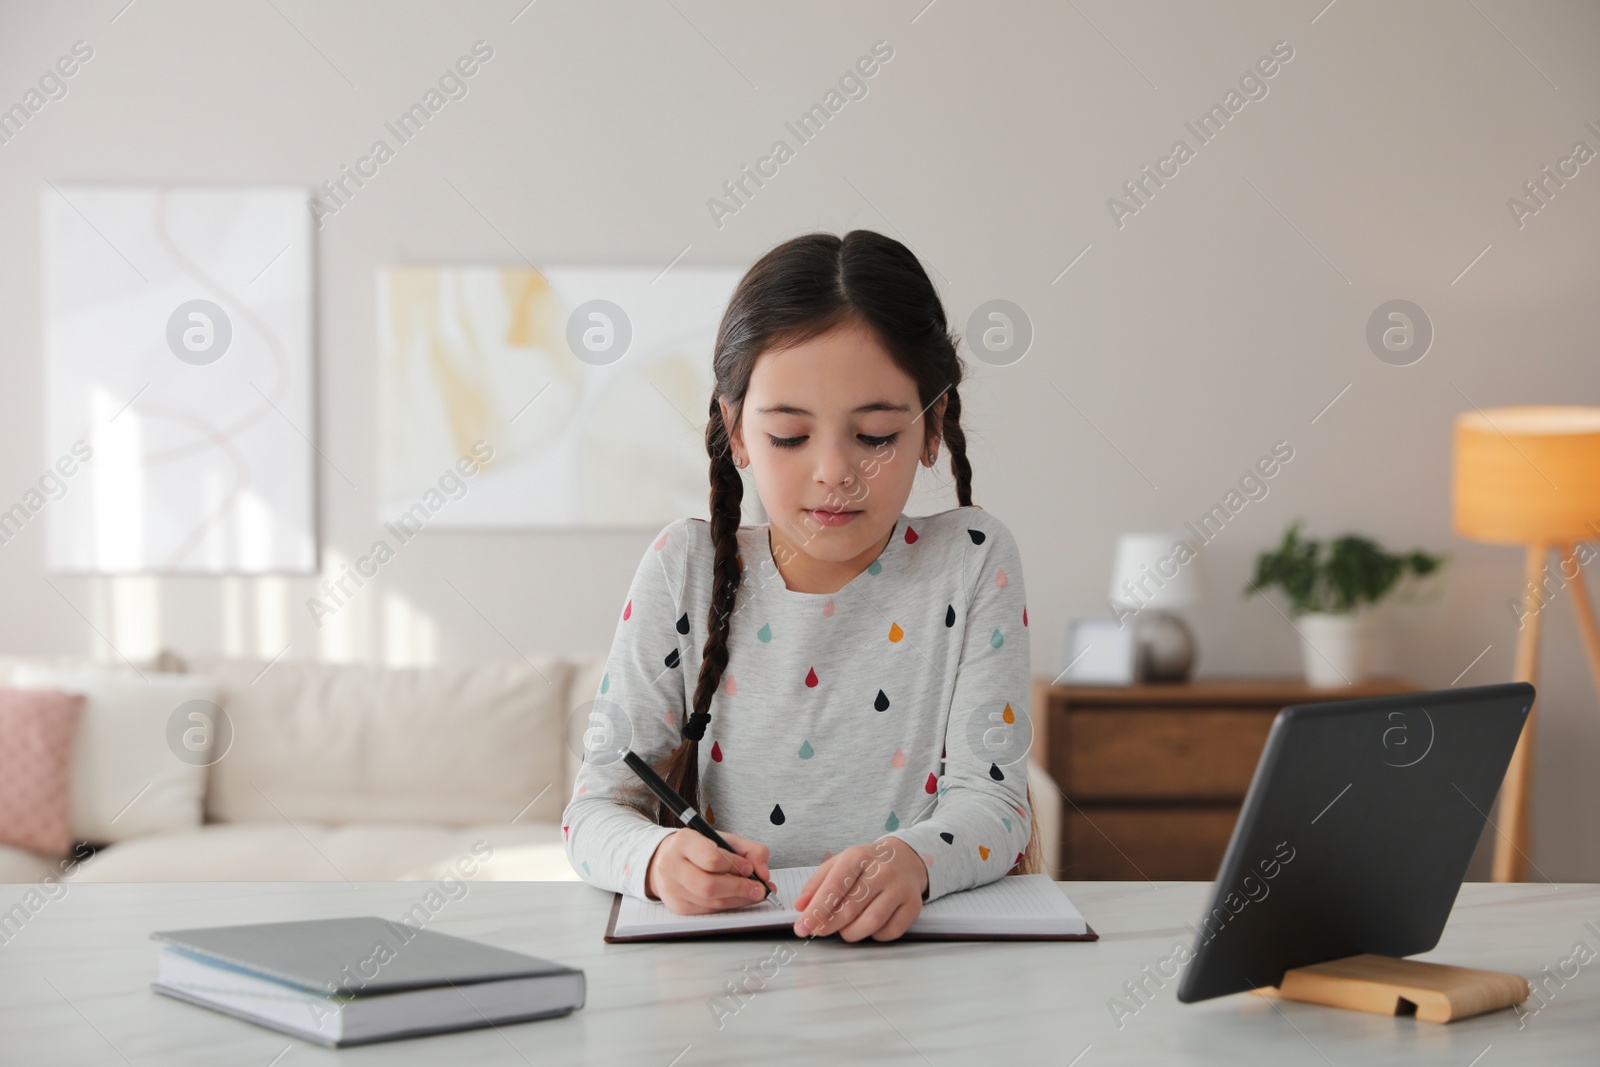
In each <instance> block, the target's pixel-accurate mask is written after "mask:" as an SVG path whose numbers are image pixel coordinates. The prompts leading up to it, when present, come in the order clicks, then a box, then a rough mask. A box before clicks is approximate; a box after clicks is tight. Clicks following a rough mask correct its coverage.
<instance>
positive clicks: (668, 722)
mask: <svg viewBox="0 0 1600 1067" xmlns="http://www.w3.org/2000/svg"><path fill="white" fill-rule="evenodd" d="M691 521H692V520H690V519H678V520H676V521H674V522H672V523H669V524H668V525H667V526H666V527H664V528H663V529H662V530H661V531H660V533H658V534H657V535H656V537H655V539H654V540H653V541H652V542H651V544H650V547H649V548H647V549H645V553H644V556H643V558H642V559H641V560H640V561H639V567H638V570H637V571H636V572H635V574H634V576H633V583H632V585H631V586H630V587H629V589H628V600H627V603H626V604H625V605H624V606H623V608H622V613H621V617H620V618H619V620H618V622H617V630H616V635H615V636H614V637H613V639H612V642H611V651H610V653H609V654H608V655H607V657H606V669H605V674H604V675H603V676H602V678H601V681H600V687H599V691H598V692H597V693H596V694H595V696H594V699H595V701H596V708H597V711H598V712H599V714H598V715H597V714H596V713H594V712H592V713H591V715H590V719H589V729H591V730H595V731H613V733H612V736H611V737H608V738H606V740H605V744H606V745H607V747H613V746H621V745H625V746H626V747H628V748H631V749H632V750H633V751H634V752H637V753H638V754H639V755H640V756H641V757H643V758H644V759H645V760H646V761H647V762H649V763H652V764H654V763H656V762H657V761H659V760H660V759H662V758H664V757H665V756H666V755H667V754H668V753H669V752H671V751H672V750H673V749H674V748H676V747H677V745H678V743H679V741H680V740H681V736H680V734H679V729H680V727H681V725H682V723H683V721H684V707H685V694H686V693H687V691H688V686H687V685H686V684H685V682H684V677H683V674H684V671H683V666H682V662H683V651H682V649H681V647H680V643H681V642H683V641H686V640H688V638H687V637H686V636H684V635H685V634H686V633H688V632H689V630H690V627H689V626H688V625H687V621H688V620H687V618H686V616H685V613H684V612H683V611H682V610H681V608H680V605H681V604H682V600H683V582H684V568H685V565H686V561H687V560H688V558H689V554H688V547H689V545H688V538H689V536H690V534H691V532H692V528H691V527H690V525H689V523H690V522H691ZM622 716H625V717H626V718H625V722H624V721H623V719H622ZM627 735H631V736H627ZM597 736H604V735H603V734H601V735H597ZM587 756H588V753H586V758H585V760H584V763H583V766H582V767H581V768H580V769H579V771H578V775H577V778H576V779H575V780H574V781H573V793H572V797H571V799H570V800H569V801H568V802H567V807H566V810H565V812H564V813H563V814H562V818H561V822H562V827H561V830H562V836H563V840H564V842H565V848H566V851H567V859H568V861H569V862H571V864H572V869H573V870H575V871H577V872H578V874H580V875H581V876H582V877H583V880H584V881H586V882H588V883H589V884H590V885H593V886H597V887H599V888H601V889H606V890H610V891H612V892H621V893H627V894H629V895H631V896H635V897H641V898H643V897H644V896H645V885H644V882H645V872H646V868H647V866H648V864H649V862H650V858H651V856H652V855H654V853H655V849H656V846H657V845H659V844H660V843H661V841H662V839H663V838H665V837H667V836H668V835H670V834H672V833H673V830H672V829H671V828H669V827H664V826H658V825H656V824H655V823H653V822H651V821H650V820H649V819H647V818H645V817H644V816H643V815H642V814H640V813H639V812H638V811H636V810H635V809H633V808H631V807H628V806H626V805H624V804H622V803H621V802H620V801H619V800H618V799H617V791H618V789H619V787H621V786H642V785H643V783H642V782H640V780H639V776H638V775H636V774H634V772H633V771H632V770H631V769H629V767H628V765H627V764H626V763H624V762H623V761H622V760H620V759H612V760H610V761H609V762H606V761H605V760H604V759H602V760H601V761H600V762H591V761H590V759H589V758H587ZM646 796H648V794H646Z"/></svg>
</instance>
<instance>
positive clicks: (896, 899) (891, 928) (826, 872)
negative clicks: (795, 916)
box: [794, 837, 928, 941]
mask: <svg viewBox="0 0 1600 1067" xmlns="http://www.w3.org/2000/svg"><path fill="white" fill-rule="evenodd" d="M927 887H928V868H927V865H926V864H924V863H923V862H922V857H921V856H918V855H917V851H916V849H914V848H912V847H911V846H910V845H908V844H906V843H905V842H904V841H902V840H900V839H899V838H898V837H882V838H879V839H878V840H877V841H875V842H873V843H872V844H871V845H852V846H850V847H849V848H847V849H845V850H844V851H843V852H840V853H838V854H837V855H834V856H829V857H828V858H827V859H825V860H823V861H822V864H821V865H820V866H819V867H818V868H817V869H816V870H815V871H814V872H812V875H811V877H810V878H808V879H806V884H805V886H804V887H803V888H802V889H801V890H800V895H799V896H798V897H796V898H795V902H794V907H795V910H796V911H799V912H801V913H802V914H801V916H800V920H799V921H798V922H796V923H795V925H794V932H795V934H796V936H798V937H810V936H817V937H825V936H827V935H828V934H831V933H834V932H837V933H838V934H839V936H840V937H842V938H844V939H845V940H846V941H860V940H861V939H862V938H864V937H867V936H869V935H870V936H871V937H872V939H873V940H875V941H893V940H894V939H895V938H897V937H899V936H900V935H901V934H903V933H905V932H906V928H907V927H909V926H910V925H911V924H912V923H913V922H914V921H915V920H916V918H917V916H918V915H919V914H921V912H922V894H923V892H924V891H926V889H927ZM813 902H815V904H816V906H815V907H813V908H811V909H810V910H809V911H807V908H808V906H810V905H811V904H812V903H813Z"/></svg>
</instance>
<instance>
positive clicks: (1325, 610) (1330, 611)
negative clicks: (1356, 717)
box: [1244, 520, 1448, 686]
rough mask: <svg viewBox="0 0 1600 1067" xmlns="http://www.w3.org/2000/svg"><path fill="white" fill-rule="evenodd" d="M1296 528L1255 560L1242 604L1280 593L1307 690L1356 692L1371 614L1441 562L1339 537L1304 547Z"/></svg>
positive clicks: (1369, 639)
mask: <svg viewBox="0 0 1600 1067" xmlns="http://www.w3.org/2000/svg"><path fill="white" fill-rule="evenodd" d="M1300 526H1301V523H1300V521H1299V520H1296V521H1295V522H1293V523H1291V524H1290V526H1289V529H1288V531H1287V532H1286V533H1285V534H1284V535H1283V541H1282V543H1280V544H1279V545H1278V547H1277V548H1276V549H1274V550H1272V551H1270V552H1262V553H1261V554H1260V555H1258V556H1256V572H1255V577H1254V578H1252V579H1251V581H1250V583H1249V585H1248V586H1247V587H1246V588H1245V590H1244V595H1245V596H1250V595H1252V594H1257V593H1260V594H1265V592H1266V591H1267V590H1268V589H1270V588H1272V587H1273V586H1278V587H1280V588H1282V590H1283V591H1284V592H1285V593H1287V594H1288V596H1289V603H1290V608H1291V610H1292V611H1293V613H1294V627H1295V629H1296V630H1298V631H1299V633H1300V651H1301V656H1302V657H1303V659H1304V662H1305V671H1306V682H1307V683H1308V684H1310V685H1314V686H1343V685H1354V684H1356V683H1357V682H1360V681H1362V680H1364V679H1365V678H1366V677H1367V670H1368V663H1369V661H1370V659H1371V649H1372V613H1371V608H1372V607H1373V606H1375V605H1376V604H1377V603H1378V602H1379V601H1380V600H1382V599H1384V597H1386V596H1388V595H1389V593H1390V591H1391V590H1393V589H1394V588H1395V586H1396V585H1397V584H1399V583H1400V582H1401V581H1403V580H1404V579H1406V578H1407V577H1408V576H1409V577H1415V578H1422V577H1424V576H1426V575H1429V574H1432V573H1434V572H1435V571H1437V570H1439V568H1441V567H1442V566H1443V565H1444V563H1445V561H1446V559H1447V558H1448V557H1447V556H1444V555H1432V554H1429V553H1427V552H1422V551H1412V552H1409V553H1406V554H1404V555H1392V554H1390V553H1389V552H1386V551H1384V550H1383V548H1382V547H1380V546H1379V545H1378V544H1377V543H1376V542H1374V541H1372V540H1370V539H1368V538H1365V537H1361V536H1358V535H1356V534H1345V535H1344V536H1343V537H1336V538H1334V539H1333V540H1332V541H1331V542H1329V543H1327V544H1326V545H1324V544H1323V543H1322V542H1320V541H1315V540H1309V539H1306V540H1302V539H1301V537H1300Z"/></svg>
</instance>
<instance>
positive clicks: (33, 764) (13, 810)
mask: <svg viewBox="0 0 1600 1067" xmlns="http://www.w3.org/2000/svg"><path fill="white" fill-rule="evenodd" d="M83 702H84V696H83V694H82V693H63V692H61V691H60V690H56V689H0V845H15V846H17V847H18V848H25V849H28V850H30V851H33V852H42V853H44V854H45V855H49V856H59V855H63V854H65V853H66V852H67V851H68V850H69V849H70V848H71V847H72V819H71V816H72V812H71V792H70V790H69V789H68V786H69V784H70V783H69V781H68V774H67V770H68V764H69V761H70V759H71V757H72V737H73V734H74V732H75V731H76V730H77V726H78V716H79V714H80V713H81V712H82V711H83Z"/></svg>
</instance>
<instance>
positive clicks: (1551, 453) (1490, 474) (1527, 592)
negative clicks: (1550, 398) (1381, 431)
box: [1453, 406, 1600, 882]
mask: <svg viewBox="0 0 1600 1067" xmlns="http://www.w3.org/2000/svg"><path fill="white" fill-rule="evenodd" d="M1454 482H1455V484H1454V491H1453V498H1454V525H1455V530H1456V532H1457V533H1458V534H1461V535H1462V536H1463V537H1470V538H1472V539H1473V540H1475V541H1488V542H1491V543H1494V544H1502V545H1506V544H1516V545H1524V546H1526V549H1527V562H1526V569H1525V572H1524V573H1525V578H1526V581H1524V583H1523V587H1522V593H1521V595H1520V597H1518V598H1516V599H1513V600H1511V601H1509V602H1508V603H1509V604H1510V605H1511V607H1512V613H1513V614H1514V615H1515V616H1516V618H1517V623H1518V632H1517V664H1516V676H1515V678H1514V679H1513V680H1514V681H1524V682H1532V681H1533V680H1534V675H1536V674H1537V673H1538V668H1539V620H1540V618H1541V616H1542V615H1543V613H1544V608H1545V607H1546V606H1548V605H1549V604H1551V603H1553V602H1554V600H1555V599H1556V598H1557V597H1558V596H1559V595H1561V594H1562V593H1563V592H1564V593H1565V595H1566V597H1567V598H1568V599H1570V600H1571V601H1572V609H1573V612H1574V613H1575V614H1576V615H1577V617H1578V629H1579V630H1580V631H1581V632H1582V634H1583V641H1584V647H1585V649H1586V650H1587V653H1588V659H1589V669H1590V670H1591V671H1592V672H1593V673H1594V678H1595V687H1596V691H1597V692H1600V630H1597V628H1596V626H1595V616H1594V607H1593V605H1591V603H1590V602H1589V591H1588V588H1587V585H1586V583H1585V581H1584V575H1583V569H1584V565H1585V564H1587V563H1589V562H1590V561H1592V560H1596V559H1600V549H1591V548H1590V547H1589V546H1588V545H1586V544H1584V542H1586V541H1595V540H1600V407H1558V406H1547V407H1506V408H1489V409H1487V410H1483V409H1477V410H1473V411H1469V412H1463V413H1462V414H1460V415H1458V416H1457V417H1456V421H1455V477H1454ZM1552 549H1554V550H1555V559H1554V561H1553V565H1552V561H1551V559H1550V553H1551V550H1552ZM1537 710H1538V709H1537V708H1535V709H1533V710H1532V711H1530V712H1529V713H1528V720H1527V724H1526V725H1525V726H1524V727H1523V728H1522V737H1521V739H1520V740H1518V742H1517V748H1516V752H1515V753H1514V754H1513V755H1512V757H1511V766H1510V768H1509V769H1508V770H1507V771H1506V778H1505V784H1504V785H1503V786H1502V787H1501V790H1500V823H1499V834H1498V835H1497V836H1496V838H1495V847H1494V870H1493V878H1494V880H1495V881H1497V882H1522V881H1526V880H1527V876H1528V867H1529V864H1530V861H1529V859H1528V848H1529V836H1530V833H1529V831H1530V826H1531V821H1530V819H1529V814H1528V801H1529V794H1530V792H1531V786H1532V784H1533V782H1532V773H1533V771H1532V763H1533V744H1534V722H1535V719H1534V715H1535V713H1536V712H1537Z"/></svg>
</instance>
